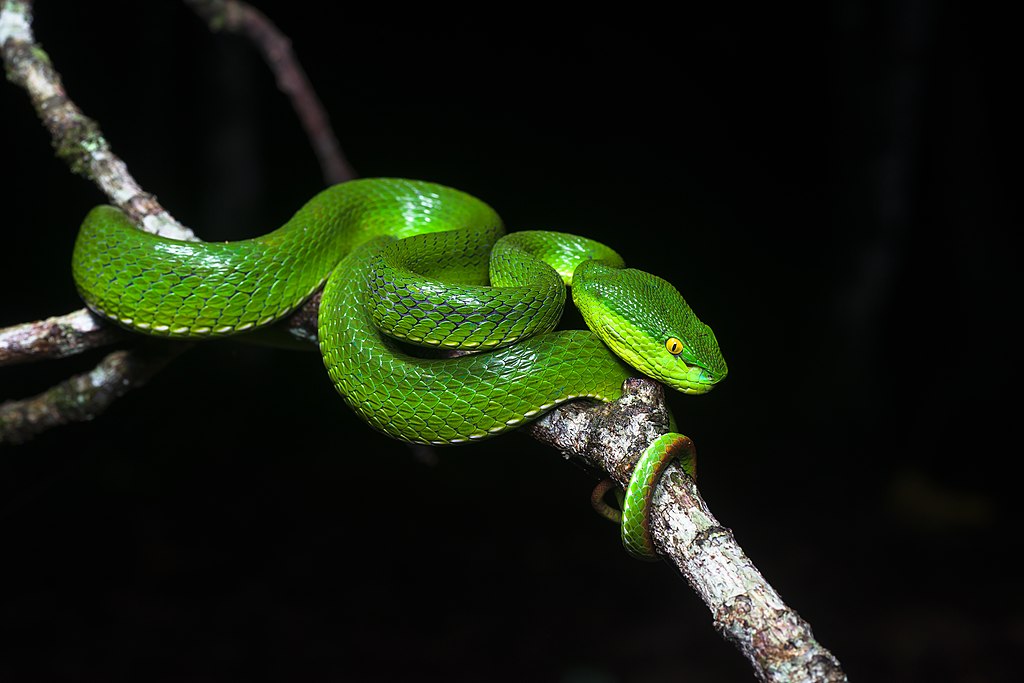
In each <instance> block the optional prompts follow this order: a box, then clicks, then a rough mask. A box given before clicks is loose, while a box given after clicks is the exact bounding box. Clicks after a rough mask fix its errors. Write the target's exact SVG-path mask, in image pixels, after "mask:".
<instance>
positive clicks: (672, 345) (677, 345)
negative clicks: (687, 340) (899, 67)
mask: <svg viewBox="0 0 1024 683" xmlns="http://www.w3.org/2000/svg"><path fill="white" fill-rule="evenodd" d="M665 348H666V349H668V352H669V353H671V354H672V355H673V356H678V355H679V354H680V353H682V352H683V342H681V341H679V340H678V339H676V338H675V337H669V338H668V340H667V341H666V342H665Z"/></svg>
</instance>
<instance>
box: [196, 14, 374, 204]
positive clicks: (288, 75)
mask: <svg viewBox="0 0 1024 683" xmlns="http://www.w3.org/2000/svg"><path fill="white" fill-rule="evenodd" d="M185 4H187V5H188V6H189V7H191V8H192V10H193V11H194V12H195V13H196V14H198V15H199V16H200V17H202V18H203V20H204V21H206V23H207V24H208V25H209V27H210V29H211V30H213V31H220V30H225V31H230V32H232V33H241V34H242V35H244V36H246V37H247V38H249V40H251V41H252V42H253V43H254V44H255V45H256V47H257V48H258V49H259V51H260V53H261V54H262V55H263V59H264V61H266V63H267V66H268V67H269V68H270V70H271V72H273V74H274V78H275V79H276V80H277V87H278V88H280V89H281V91H282V92H283V93H285V94H286V95H287V96H288V99H289V100H290V101H291V103H292V107H293V108H294V109H295V113H296V115H297V116H298V117H299V121H300V122H301V123H302V127H303V128H304V129H305V130H306V136H307V137H308V138H309V141H310V143H311V144H312V146H313V151H314V152H316V156H317V159H318V160H319V161H320V169H321V171H322V172H323V175H324V180H325V181H326V183H327V184H328V185H334V184H335V183H341V182H344V181H346V180H351V179H352V178H355V177H356V173H355V171H354V170H353V169H352V166H351V165H350V164H349V163H348V160H347V159H345V155H344V153H342V151H341V146H340V145H339V144H338V138H337V136H336V135H335V134H334V131H333V130H332V129H331V123H330V120H329V119H328V117H327V112H325V111H324V108H323V105H322V104H321V103H320V98H319V97H317V95H316V91H315V90H314V89H313V86H312V84H311V83H310V82H309V78H308V77H307V76H306V72H305V70H303V68H302V66H301V65H300V64H299V60H298V59H297V58H296V57H295V53H294V52H293V51H292V43H291V41H290V40H288V38H287V37H286V36H285V35H284V34H282V33H281V31H280V30H279V29H278V28H277V27H276V26H275V25H274V24H273V22H271V21H270V19H268V18H267V17H266V15H265V14H263V13H262V12H260V11H259V10H258V9H256V8H255V7H253V6H252V5H250V4H249V3H246V2H241V1H240V0H185Z"/></svg>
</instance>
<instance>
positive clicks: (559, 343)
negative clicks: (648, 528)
mask: <svg viewBox="0 0 1024 683" xmlns="http://www.w3.org/2000/svg"><path fill="white" fill-rule="evenodd" d="M387 244H388V243H387V242H386V241H384V240H377V241H373V242H370V243H367V244H364V245H362V246H360V247H358V248H357V249H356V250H355V251H353V253H352V254H350V255H349V256H348V257H346V258H345V259H344V260H343V261H342V262H341V263H340V264H339V266H338V267H337V268H336V269H335V271H334V272H333V273H332V274H331V277H330V278H329V279H328V281H327V284H326V286H325V288H324V293H323V297H322V299H321V302H320V318H319V321H320V322H319V337H320V349H321V352H322V354H323V358H324V364H325V366H326V367H327V371H328V374H329V376H330V377H331V380H332V381H333V382H334V385H335V388H336V389H337V390H338V392H339V393H340V394H341V395H342V397H343V398H344V399H345V401H346V402H347V403H348V404H349V406H351V407H352V409H353V410H355V411H356V412H357V413H358V414H359V415H360V416H361V417H362V418H363V419H364V420H366V421H367V422H368V423H369V424H371V425H372V426H373V427H374V428H376V429H378V430H379V431H382V432H384V433H386V434H388V435H389V436H392V437H394V438H397V439H401V440H404V441H411V442H416V443H429V444H435V445H446V444H457V443H462V442H465V441H472V440H479V439H485V438H488V437H491V436H494V435H497V434H501V433H503V432H505V431H507V430H509V429H512V428H514V427H517V426H519V425H521V424H523V423H526V422H529V421H530V420H532V419H535V418H536V417H538V416H540V415H542V414H543V413H544V412H546V411H548V410H550V409H551V408H553V407H555V406H557V405H559V404H560V403H562V402H564V401H567V400H571V399H574V398H582V397H588V398H593V399H597V400H602V401H611V400H615V399H616V398H618V397H619V396H620V395H621V386H622V382H623V381H624V380H625V379H626V378H627V377H629V376H630V375H631V374H632V372H631V370H630V369H629V368H628V367H627V366H625V365H624V364H623V363H622V361H621V360H619V359H618V358H617V357H616V356H615V355H614V354H613V353H611V352H610V351H609V350H608V348H607V347H606V346H605V345H604V344H603V343H602V342H601V340H600V339H598V338H597V337H596V336H595V335H593V334H592V333H591V332H589V331H586V330H567V331H557V332H549V333H545V334H540V335H537V336H534V337H531V338H529V339H524V340H521V341H520V342H519V343H517V344H515V345H513V346H509V347H507V348H503V349H499V350H496V351H491V352H488V353H480V354H473V355H469V356H465V357H461V358H451V359H426V358H421V357H418V356H414V355H411V354H410V353H407V352H406V351H405V350H404V349H403V348H402V347H401V345H400V344H399V343H398V342H396V341H395V340H393V339H391V338H389V337H388V336H387V335H386V334H385V333H383V332H381V331H380V330H379V329H378V328H377V327H376V325H375V324H374V321H373V317H372V315H371V313H370V308H371V306H370V304H369V302H368V298H369V297H370V296H371V293H370V289H369V288H368V287H366V286H365V282H366V281H367V279H368V278H371V277H372V276H373V275H372V274H373V272H374V268H375V266H374V261H375V260H376V259H378V258H379V256H380V253H381V251H383V250H385V249H386V248H387Z"/></svg>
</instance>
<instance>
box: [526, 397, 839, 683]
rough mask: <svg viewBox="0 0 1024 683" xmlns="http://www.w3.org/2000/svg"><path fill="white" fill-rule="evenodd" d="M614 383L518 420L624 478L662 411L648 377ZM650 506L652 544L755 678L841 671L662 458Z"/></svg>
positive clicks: (829, 677)
mask: <svg viewBox="0 0 1024 683" xmlns="http://www.w3.org/2000/svg"><path fill="white" fill-rule="evenodd" d="M623 389H624V395H623V397H622V398H621V399H620V400H619V401H617V402H615V403H609V404H604V405H596V406H595V405H590V404H587V403H582V402H581V403H572V404H569V405H565V406H562V407H560V408H558V409H557V410H554V411H552V412H550V413H548V414H547V415H545V416H544V417H542V418H541V419H539V420H538V421H537V422H535V423H534V424H532V425H531V426H530V427H527V429H529V430H530V432H531V433H532V435H533V436H534V437H535V438H537V439H538V440H539V441H542V442H543V443H546V444H549V445H551V446H553V447H554V448H556V449H558V450H559V451H560V452H562V453H563V455H565V456H566V457H571V458H577V459H580V460H582V461H584V462H586V463H588V464H589V465H591V466H592V467H595V468H597V469H600V470H602V471H604V472H607V473H608V474H610V475H611V476H612V478H613V479H615V480H616V481H617V482H618V483H619V484H620V485H622V486H625V484H626V483H627V482H628V481H629V476H630V474H631V472H632V469H633V465H634V464H635V462H636V459H637V458H638V457H639V456H640V454H641V453H643V451H644V450H645V449H646V448H647V446H648V445H649V444H650V443H651V442H652V441H654V439H656V438H657V437H658V436H660V435H661V434H664V433H665V432H667V431H668V424H669V414H668V410H667V408H666V407H665V402H664V390H663V389H662V387H661V385H659V384H658V383H657V382H653V381H651V380H647V379H630V380H627V381H626V383H625V385H624V387H623ZM652 505H653V509H652V513H651V514H652V517H651V534H652V537H653V539H654V543H655V547H656V548H657V549H658V552H659V553H661V555H662V556H663V557H664V558H665V559H666V560H667V561H669V562H671V563H672V564H673V565H675V567H676V568H678V570H679V571H680V572H681V573H682V574H683V576H684V577H686V579H687V581H688V582H689V583H690V586H692V587H693V589H694V590H695V591H696V592H697V594H698V595H700V597H701V599H702V600H704V603H705V604H706V605H707V606H708V609H709V610H710V611H711V614H712V615H713V618H714V621H715V627H716V628H717V629H718V630H719V631H720V632H721V633H722V634H723V635H724V636H725V637H726V639H728V640H729V641H731V642H732V643H734V644H735V645H736V646H737V647H739V649H740V650H741V651H742V652H743V654H744V655H745V656H746V657H747V659H748V660H749V661H750V663H751V664H752V665H753V667H754V671H755V673H756V674H757V677H758V679H759V680H761V681H771V682H773V683H783V682H785V683H794V682H797V681H800V682H807V683H810V682H812V681H813V682H827V683H839V682H840V681H845V680H846V676H845V674H844V673H843V671H842V669H841V667H840V665H839V662H838V661H837V660H836V658H835V657H834V656H833V655H832V653H831V652H829V651H828V650H826V649H825V648H824V647H822V646H821V645H820V644H819V643H818V642H817V641H816V640H815V639H814V636H813V634H812V633H811V628H810V626H809V625H808V624H807V623H806V622H805V621H804V620H803V619H801V618H800V616H799V615H798V614H797V613H796V612H795V611H793V610H792V609H791V608H790V607H788V606H787V605H786V604H785V603H784V602H783V601H782V598H781V597H779V594H778V593H776V591H775V589H773V588H772V587H771V586H770V585H769V584H768V583H767V582H766V581H765V579H764V577H763V576H761V573H760V572H759V571H758V570H757V568H756V567H755V566H754V564H753V563H752V562H751V561H750V559H749V558H748V557H747V556H746V555H745V554H744V552H743V550H742V548H740V547H739V545H738V544H737V543H736V539H735V538H734V537H733V534H732V532H731V531H730V530H729V529H726V528H725V527H723V526H722V525H721V524H719V522H718V520H716V519H715V517H714V515H713V514H711V511H710V510H709V509H708V506H707V504H706V503H705V502H704V500H703V498H701V495H700V492H699V491H698V490H697V486H696V484H695V483H694V481H693V480H692V479H690V477H689V476H687V475H686V473H685V472H683V470H682V468H681V467H678V466H676V465H673V466H670V467H669V469H668V470H667V471H666V473H665V475H664V476H663V477H662V480H661V483H660V484H659V485H658V487H657V489H656V492H655V494H654V499H653V501H652Z"/></svg>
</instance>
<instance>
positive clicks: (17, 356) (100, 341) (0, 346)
mask: <svg viewBox="0 0 1024 683" xmlns="http://www.w3.org/2000/svg"><path fill="white" fill-rule="evenodd" d="M127 337H128V334H127V333H126V332H124V331H123V330H122V329H121V328H119V327H114V326H113V325H110V324H108V323H106V322H105V321H103V320H101V319H100V318H98V317H96V316H95V315H93V314H92V313H90V312H89V311H88V310H87V309H85V308H80V309H78V310H77V311H73V312H71V313H67V314H65V315H57V316H54V317H52V318H47V319H46V320H37V321H35V322H31V323H22V324H20V325H12V326H11V327H5V328H3V329H0V366H4V365H15V364H18V363H26V362H31V361H36V360H43V359H50V358H65V357H67V356H73V355H75V354H77V353H82V352H83V351H88V350H89V349H95V348H99V347H102V346H108V345H110V344H113V343H114V342H117V341H120V340H122V339H125V338H127Z"/></svg>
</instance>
